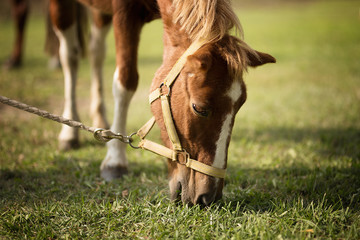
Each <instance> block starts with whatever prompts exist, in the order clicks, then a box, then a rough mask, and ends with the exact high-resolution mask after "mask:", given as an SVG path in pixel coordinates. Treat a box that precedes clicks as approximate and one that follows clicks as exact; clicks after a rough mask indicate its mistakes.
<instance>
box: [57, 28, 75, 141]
mask: <svg viewBox="0 0 360 240" xmlns="http://www.w3.org/2000/svg"><path fill="white" fill-rule="evenodd" d="M54 30H55V33H56V35H57V36H58V38H59V42H60V49H59V54H60V61H61V65H62V68H63V73H64V81H65V89H64V90H65V94H64V95H65V103H64V112H63V116H64V117H66V118H70V119H73V120H78V119H79V117H78V114H77V108H76V92H75V90H76V89H75V88H76V78H77V67H78V61H79V42H78V39H77V29H76V25H75V24H74V25H72V26H71V27H69V28H68V29H66V30H65V31H59V30H58V29H56V28H55V29H54ZM77 138H78V131H77V130H75V129H74V128H71V127H68V126H65V125H63V127H62V130H61V132H60V135H59V140H61V141H71V140H75V139H77Z"/></svg>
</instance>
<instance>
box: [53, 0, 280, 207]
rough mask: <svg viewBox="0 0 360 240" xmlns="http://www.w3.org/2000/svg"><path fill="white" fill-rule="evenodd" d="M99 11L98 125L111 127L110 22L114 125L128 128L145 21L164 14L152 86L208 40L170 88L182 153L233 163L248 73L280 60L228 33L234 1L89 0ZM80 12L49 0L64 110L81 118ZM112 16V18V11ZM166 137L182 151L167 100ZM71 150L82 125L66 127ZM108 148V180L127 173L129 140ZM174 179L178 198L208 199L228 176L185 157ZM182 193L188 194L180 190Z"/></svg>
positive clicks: (172, 170) (159, 116)
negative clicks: (106, 71) (105, 67)
mask: <svg viewBox="0 0 360 240" xmlns="http://www.w3.org/2000/svg"><path fill="white" fill-rule="evenodd" d="M80 2H82V3H84V4H87V5H89V6H90V7H91V9H92V12H93V14H94V19H95V21H94V24H93V25H92V28H91V31H92V36H93V37H92V40H91V43H90V49H91V50H90V51H91V54H90V55H91V59H92V60H91V63H92V67H93V68H94V70H93V76H92V78H93V86H92V96H93V98H92V103H91V104H92V109H93V113H94V114H93V116H94V119H95V120H94V125H95V126H99V127H106V126H107V121H106V117H105V112H104V105H103V101H102V75H101V69H102V67H101V66H102V63H103V60H104V51H105V42H104V38H105V35H106V33H107V32H108V30H109V27H110V22H111V20H112V24H113V27H114V35H115V43H116V51H117V52H116V70H115V73H114V78H113V95H114V100H115V111H114V112H115V114H114V119H113V124H112V127H111V130H112V131H113V132H120V133H125V132H126V129H125V126H126V115H127V111H128V106H129V103H130V100H131V98H132V96H133V94H134V91H135V90H136V88H137V84H138V78H139V77H138V72H137V48H138V43H139V35H140V31H141V28H142V27H143V25H144V24H145V23H146V22H149V21H151V20H153V19H156V18H159V17H161V19H162V21H163V25H164V37H163V39H164V54H163V64H162V66H161V67H160V68H159V69H158V71H157V72H156V74H155V77H154V79H153V83H152V85H151V91H152V92H153V91H156V89H158V88H159V86H160V85H161V83H163V82H164V78H165V77H166V76H167V74H168V73H169V72H170V70H171V69H172V67H173V65H174V64H175V63H176V62H177V60H178V59H179V58H180V57H181V56H182V54H183V53H184V52H185V51H186V50H187V49H188V48H189V46H190V45H192V44H193V43H198V42H201V44H200V45H199V46H198V48H197V49H195V51H194V52H193V53H192V54H190V55H189V56H187V57H186V59H185V62H184V65H183V66H182V67H181V69H180V70H179V71H180V72H179V74H178V75H176V76H175V78H174V81H175V80H176V81H175V82H174V84H173V85H172V86H171V92H170V89H168V95H169V100H168V102H169V105H170V115H171V118H172V121H173V122H174V131H175V132H176V133H177V135H178V136H177V137H178V141H177V142H178V144H179V145H181V146H182V147H181V152H182V153H183V152H186V154H187V155H188V156H190V157H191V158H192V159H196V161H198V162H200V163H202V164H204V165H207V166H211V167H213V168H217V169H226V165H227V149H228V146H229V142H230V135H231V130H232V127H233V124H234V119H235V114H236V113H237V112H238V110H239V109H240V107H241V106H242V104H243V103H244V102H245V100H246V88H245V84H244V82H243V79H242V74H243V72H244V71H246V68H247V67H248V66H252V67H255V66H259V65H262V64H265V63H269V62H275V59H274V58H273V57H272V56H270V55H268V54H265V53H261V52H257V51H255V50H253V49H252V48H250V47H249V46H248V45H247V44H246V43H245V42H243V41H242V40H240V39H239V38H236V37H233V36H230V35H229V30H230V29H231V28H233V27H234V26H235V27H236V29H237V30H238V31H239V32H241V28H240V24H239V22H238V19H237V17H236V15H235V13H234V12H233V10H232V9H231V7H230V4H229V1H227V0H218V1H208V0H201V1H196V2H195V1H192V0H174V1H171V0H158V1H155V0H154V1H145V0H133V1H125V0H122V1H110V0H108V1H100V0H99V1H87V0H81V1H80ZM77 14H79V12H78V8H77V5H76V3H75V2H74V1H72V0H50V16H51V19H52V22H53V24H54V30H55V33H56V34H57V36H58V37H59V40H60V51H59V52H60V60H61V64H62V67H63V71H64V77H65V106H64V113H63V115H64V116H65V117H67V118H72V119H75V120H78V114H77V109H76V94H75V86H76V73H77V66H78V60H79V56H80V54H79V52H80V51H79V50H80V42H79V41H78V38H77V36H78V35H77V32H78V29H79V27H80V25H79V24H77V23H76V18H77V17H76V16H77ZM111 16H112V17H111ZM151 109H152V112H153V114H154V116H155V118H156V122H157V123H158V125H159V126H160V129H161V136H162V139H163V141H164V143H165V145H166V147H167V148H170V149H173V150H174V151H175V150H176V149H175V148H176V146H175V145H174V141H173V140H172V137H171V136H170V137H169V134H168V132H169V131H168V129H167V128H168V126H167V125H166V123H165V121H164V118H163V110H162V103H160V100H157V99H156V100H154V101H153V103H152V105H151ZM59 140H60V146H61V147H62V148H64V149H68V148H71V147H75V146H77V145H78V132H77V130H75V129H71V128H68V127H66V126H64V127H63V128H62V131H61V133H60V136H59ZM107 146H108V152H107V155H106V157H105V159H104V161H103V162H102V165H101V175H102V177H104V178H105V179H106V180H111V179H114V178H117V177H120V176H122V175H123V174H124V173H126V172H127V165H128V163H127V159H126V155H125V145H124V144H122V143H120V142H118V141H110V142H109V143H108V145H107ZM168 168H169V179H170V181H169V186H170V194H171V198H172V199H180V198H181V200H182V201H183V202H185V203H190V204H202V205H209V204H210V203H211V202H213V201H215V200H217V199H219V198H221V195H222V188H223V184H224V179H223V178H217V177H214V176H209V175H207V174H204V173H201V172H198V171H196V170H193V169H191V168H188V167H187V166H186V165H184V164H182V163H181V162H179V161H172V160H169V161H168ZM180 192H181V195H180Z"/></svg>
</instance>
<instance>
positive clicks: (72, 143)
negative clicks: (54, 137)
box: [59, 139, 80, 152]
mask: <svg viewBox="0 0 360 240" xmlns="http://www.w3.org/2000/svg"><path fill="white" fill-rule="evenodd" d="M79 147H80V143H79V140H77V139H75V140H60V141H59V150H60V151H64V152H66V151H69V150H72V149H78V148H79Z"/></svg>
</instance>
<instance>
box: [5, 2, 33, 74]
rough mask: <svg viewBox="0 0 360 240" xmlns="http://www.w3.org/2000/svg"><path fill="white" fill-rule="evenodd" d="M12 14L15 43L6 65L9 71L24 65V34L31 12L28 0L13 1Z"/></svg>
mask: <svg viewBox="0 0 360 240" xmlns="http://www.w3.org/2000/svg"><path fill="white" fill-rule="evenodd" d="M11 3H12V6H11V8H12V14H13V18H14V20H15V43H14V48H13V51H12V53H11V56H10V58H9V60H8V61H7V62H6V63H5V64H4V67H5V68H7V69H11V68H17V67H20V66H21V63H22V53H23V45H24V32H25V25H26V20H27V16H28V12H29V1H28V0H12V1H11Z"/></svg>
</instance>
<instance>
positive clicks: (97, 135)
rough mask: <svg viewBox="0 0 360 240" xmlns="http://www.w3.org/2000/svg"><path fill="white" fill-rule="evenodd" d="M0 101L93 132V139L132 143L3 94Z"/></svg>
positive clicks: (123, 137)
mask: <svg viewBox="0 0 360 240" xmlns="http://www.w3.org/2000/svg"><path fill="white" fill-rule="evenodd" d="M0 102H1V103H3V104H6V105H9V106H11V107H14V108H17V109H20V110H24V111H26V112H29V113H33V114H36V115H38V116H40V117H43V118H46V119H50V120H53V121H55V122H58V123H62V124H66V125H68V126H70V127H74V128H78V129H82V130H85V131H88V132H91V133H93V134H94V137H95V139H97V140H98V141H102V142H108V141H110V140H111V139H118V140H120V141H122V142H124V143H128V144H130V145H131V143H132V138H131V136H124V135H122V134H119V133H113V132H111V131H110V130H106V129H102V128H94V127H88V126H86V125H84V124H83V123H81V122H78V121H75V120H71V119H68V118H64V117H62V116H58V115H55V114H52V113H49V112H47V111H44V110H40V109H39V108H36V107H33V106H30V105H27V104H25V103H21V102H18V101H16V100H12V99H10V98H7V97H4V96H0ZM131 146H132V145H131Z"/></svg>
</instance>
